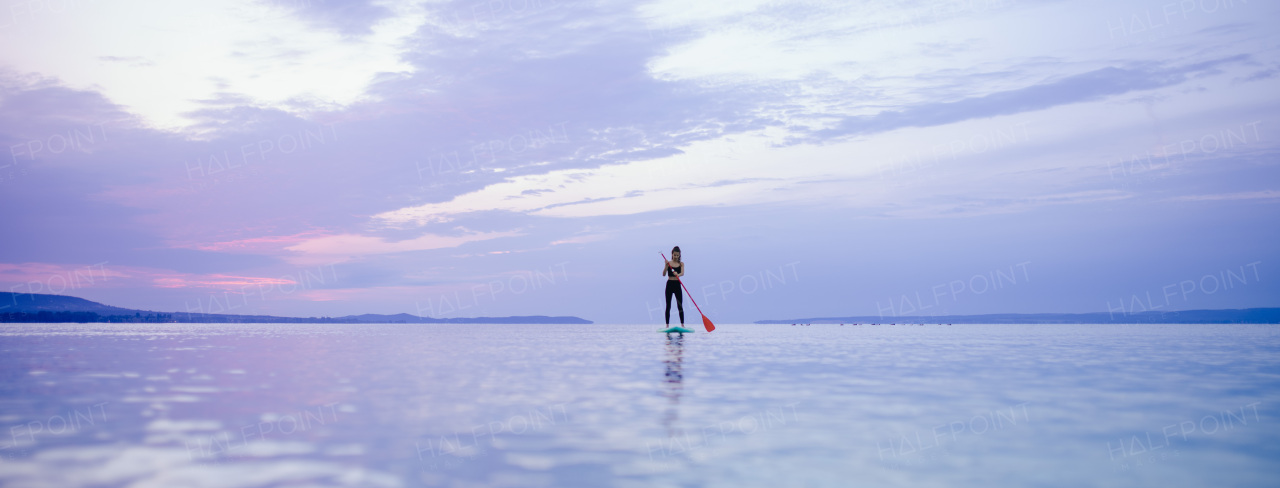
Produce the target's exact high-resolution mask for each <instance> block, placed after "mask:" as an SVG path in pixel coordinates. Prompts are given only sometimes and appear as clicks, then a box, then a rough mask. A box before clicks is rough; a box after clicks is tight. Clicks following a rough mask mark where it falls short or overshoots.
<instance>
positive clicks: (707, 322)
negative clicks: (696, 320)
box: [702, 315, 716, 332]
mask: <svg viewBox="0 0 1280 488" xmlns="http://www.w3.org/2000/svg"><path fill="white" fill-rule="evenodd" d="M702 325H704V326H706V328H707V332H711V331H713V330H716V325H715V324H713V323H711V319H709V318H707V316H706V315H703V316H702Z"/></svg>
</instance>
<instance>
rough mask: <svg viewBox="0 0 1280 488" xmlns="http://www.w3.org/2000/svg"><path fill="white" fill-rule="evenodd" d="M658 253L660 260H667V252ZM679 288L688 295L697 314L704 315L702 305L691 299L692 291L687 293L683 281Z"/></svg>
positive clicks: (687, 290)
mask: <svg viewBox="0 0 1280 488" xmlns="http://www.w3.org/2000/svg"><path fill="white" fill-rule="evenodd" d="M658 254H661V255H662V261H663V262H666V261H667V253H665V252H660V253H658ZM667 267H668V268H670V266H667ZM676 281H680V277H679V276H677V277H676ZM680 288H684V294H685V295H689V301H691V302H693V308H696V309H698V314H699V315H706V314H705V313H702V307H699V306H698V301H697V300H694V299H693V294H692V293H689V289H688V288H686V287H685V286H684V282H683V281H680Z"/></svg>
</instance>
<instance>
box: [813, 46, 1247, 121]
mask: <svg viewBox="0 0 1280 488" xmlns="http://www.w3.org/2000/svg"><path fill="white" fill-rule="evenodd" d="M1246 60H1248V56H1247V55H1237V56H1232V57H1229V58H1224V59H1218V60H1215V61H1211V62H1204V63H1196V64H1193V65H1190V66H1184V67H1177V68H1152V69H1142V68H1117V67H1107V68H1102V69H1098V70H1094V71H1090V72H1087V73H1081V74H1078V75H1072V76H1068V77H1066V78H1063V79H1061V80H1057V81H1052V82H1049V83H1042V84H1037V85H1032V86H1028V87H1025V88H1019V89H1016V90H1008V91H1001V92H996V93H992V94H989V95H984V96H980V97H974V98H966V99H964V100H958V101H955V102H944V103H929V104H922V105H917V106H914V107H908V108H905V109H902V110H886V111H883V112H880V113H878V114H875V115H866V116H851V117H845V118H843V119H842V120H840V121H839V122H838V123H837V124H836V125H835V127H832V128H829V129H823V130H818V131H815V132H814V133H813V134H814V136H815V137H817V138H819V139H826V138H830V137H836V136H845V135H851V134H873V133H876V132H884V131H889V130H894V129H899V128H902V127H929V126H934V125H943V124H950V123H955V122H960V121H964V120H969V119H980V118H987V117H994V116H999V115H1011V114H1017V113H1021V112H1030V111H1035V110H1043V109H1047V108H1050V107H1055V106H1058V105H1067V104H1072V103H1081V102H1089V101H1095V100H1100V99H1102V98H1104V97H1108V96H1114V95H1120V94H1124V93H1129V92H1132V91H1142V90H1151V89H1155V88H1161V87H1166V86H1171V85H1176V84H1179V83H1182V82H1185V81H1187V80H1188V79H1190V78H1192V77H1194V76H1196V75H1198V74H1202V73H1206V72H1209V71H1212V70H1215V69H1217V68H1219V67H1220V66H1223V65H1226V64H1229V63H1236V62H1240V61H1246Z"/></svg>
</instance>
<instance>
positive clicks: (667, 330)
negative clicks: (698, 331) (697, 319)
mask: <svg viewBox="0 0 1280 488" xmlns="http://www.w3.org/2000/svg"><path fill="white" fill-rule="evenodd" d="M658 332H666V333H668V334H670V333H672V332H679V333H681V334H683V333H685V332H693V331H692V330H689V329H686V328H684V327H670V328H666V329H662V330H660V331H658Z"/></svg>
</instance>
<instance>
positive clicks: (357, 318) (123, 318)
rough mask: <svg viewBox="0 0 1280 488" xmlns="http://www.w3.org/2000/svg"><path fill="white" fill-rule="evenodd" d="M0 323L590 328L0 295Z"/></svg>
mask: <svg viewBox="0 0 1280 488" xmlns="http://www.w3.org/2000/svg"><path fill="white" fill-rule="evenodd" d="M0 322H145V323H170V322H181V323H260V324H300V323H324V324H591V323H593V322H591V321H590V320H585V319H581V318H578V317H569V316H559V317H548V316H545V315H527V316H516V317H456V318H432V317H419V316H417V315H410V314H407V313H402V314H395V315H380V314H362V315H347V316H344V317H276V316H272V315H230V314H208V313H205V314H202V313H185V312H172V313H170V312H154V311H149V310H134V309H128V308H120V307H112V306H110V305H103V304H101V303H98V302H93V301H89V300H85V299H83V298H77V297H72V296H65V295H45V294H38V293H36V294H32V293H10V292H0Z"/></svg>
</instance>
